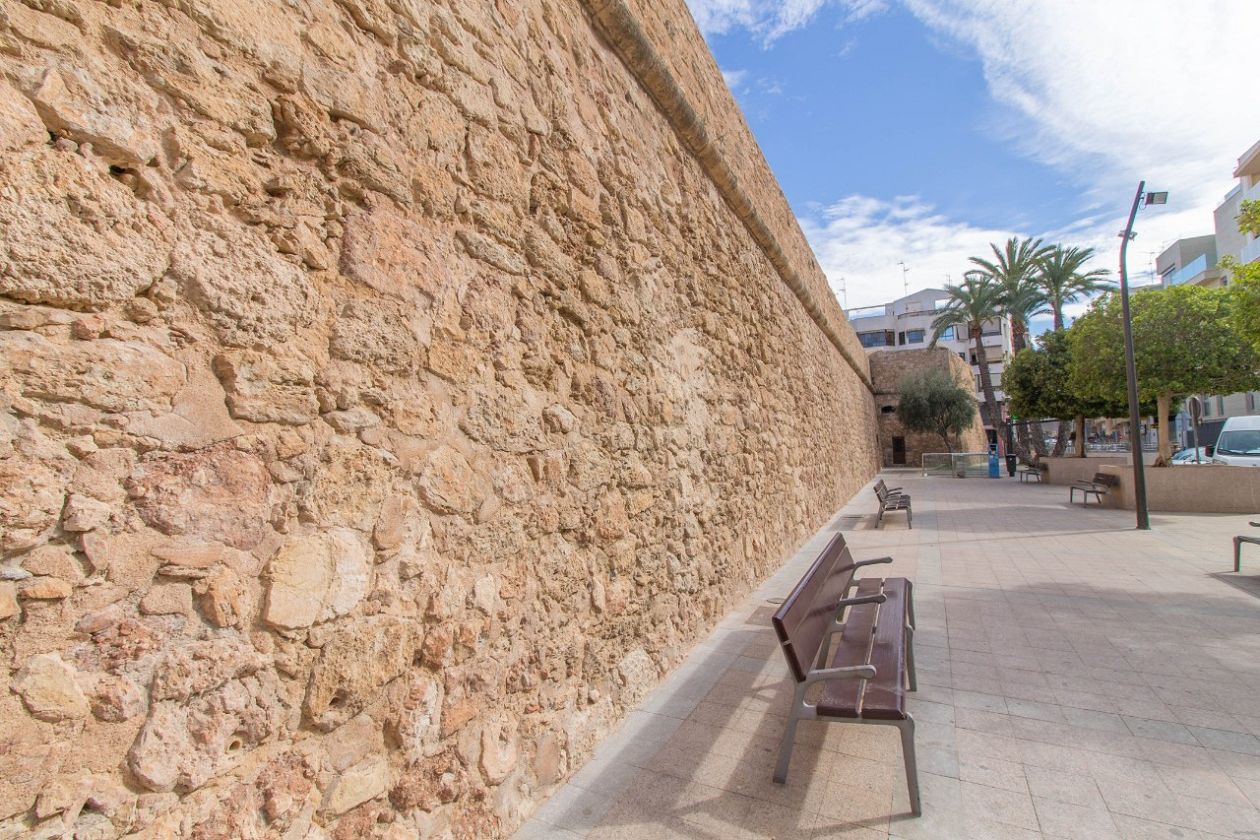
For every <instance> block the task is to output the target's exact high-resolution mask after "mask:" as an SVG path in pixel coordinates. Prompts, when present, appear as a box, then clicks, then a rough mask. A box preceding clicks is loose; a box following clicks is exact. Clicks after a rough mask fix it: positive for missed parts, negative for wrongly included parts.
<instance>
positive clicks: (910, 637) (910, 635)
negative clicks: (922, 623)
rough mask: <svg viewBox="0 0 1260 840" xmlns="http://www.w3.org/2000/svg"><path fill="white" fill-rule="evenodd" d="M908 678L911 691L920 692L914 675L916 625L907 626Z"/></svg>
mask: <svg viewBox="0 0 1260 840" xmlns="http://www.w3.org/2000/svg"><path fill="white" fill-rule="evenodd" d="M906 667H907V673H906V676H907V677H908V678H909V680H910V690H911V691H918V690H919V681H918V679H917V678H916V677H915V674H914V625H913V624H907V625H906Z"/></svg>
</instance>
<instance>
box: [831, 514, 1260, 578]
mask: <svg viewBox="0 0 1260 840" xmlns="http://www.w3.org/2000/svg"><path fill="white" fill-rule="evenodd" d="M1256 527H1257V528H1260V524H1258V525H1256ZM892 561H893V559H892V558H891V557H875V558H873V559H871V560H859V561H857V562H856V563H854V564H853V568H855V569H860V568H862V567H863V566H874V565H876V564H878V563H891V562H892Z"/></svg>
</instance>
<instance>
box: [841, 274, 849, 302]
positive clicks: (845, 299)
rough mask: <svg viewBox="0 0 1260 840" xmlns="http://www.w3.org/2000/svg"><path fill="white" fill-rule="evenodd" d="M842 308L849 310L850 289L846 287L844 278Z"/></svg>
mask: <svg viewBox="0 0 1260 840" xmlns="http://www.w3.org/2000/svg"><path fill="white" fill-rule="evenodd" d="M840 308H841V309H848V308H849V287H848V286H846V285H845V283H844V278H843V277H841V278H840Z"/></svg>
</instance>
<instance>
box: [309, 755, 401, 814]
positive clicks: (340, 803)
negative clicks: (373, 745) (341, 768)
mask: <svg viewBox="0 0 1260 840" xmlns="http://www.w3.org/2000/svg"><path fill="white" fill-rule="evenodd" d="M388 789H389V761H388V760H386V758H385V756H383V755H376V756H372V757H371V758H369V759H366V760H365V761H363V762H362V763H361V764H356V765H355V766H354V767H351V768H349V769H348V770H346V771H345V772H343V773H342V774H341V775H339V776H338V777H337V778H336V779H334V780H333V783H332V784H331V785H329V787H328V792H327V793H326V794H325V795H324V806H323V811H324V813H326V814H331V815H334V816H335V815H337V814H344V813H345V812H346V811H349V810H350V809H351V808H355V807H357V806H359V805H362V804H363V803H364V802H367V801H368V800H370V799H375V798H376V797H378V796H381V795H383V794H384V793H385V791H387V790H388Z"/></svg>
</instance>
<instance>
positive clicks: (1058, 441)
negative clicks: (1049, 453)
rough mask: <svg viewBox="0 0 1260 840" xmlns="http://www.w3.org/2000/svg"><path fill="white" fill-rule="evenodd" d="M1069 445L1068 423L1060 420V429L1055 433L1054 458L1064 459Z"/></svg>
mask: <svg viewBox="0 0 1260 840" xmlns="http://www.w3.org/2000/svg"><path fill="white" fill-rule="evenodd" d="M1067 443H1068V421H1066V420H1060V421H1059V428H1058V429H1057V430H1056V431H1055V433H1054V457H1056V458H1062V457H1063V453H1064V451H1065V450H1066V449H1067Z"/></svg>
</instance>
